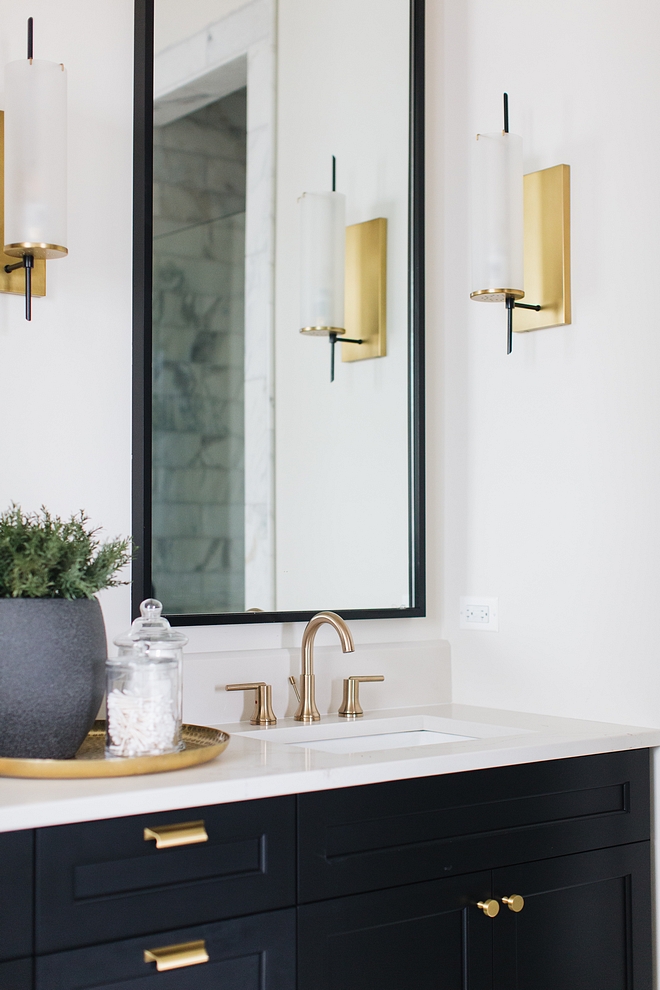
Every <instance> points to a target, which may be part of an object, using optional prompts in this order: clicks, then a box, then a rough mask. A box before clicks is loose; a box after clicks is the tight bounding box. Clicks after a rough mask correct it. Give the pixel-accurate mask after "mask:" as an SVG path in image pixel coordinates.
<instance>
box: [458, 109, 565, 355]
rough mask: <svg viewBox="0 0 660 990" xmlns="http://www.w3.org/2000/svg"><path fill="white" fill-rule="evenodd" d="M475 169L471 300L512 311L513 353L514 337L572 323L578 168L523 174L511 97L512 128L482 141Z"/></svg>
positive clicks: (510, 337) (506, 127) (509, 345)
mask: <svg viewBox="0 0 660 990" xmlns="http://www.w3.org/2000/svg"><path fill="white" fill-rule="evenodd" d="M473 166H474V167H473V173H472V286H473V288H472V291H471V293H470V298H471V299H474V300H475V301H477V302H503V303H504V304H505V307H506V313H507V354H510V353H511V348H512V340H513V332H514V331H515V332H516V333H526V332H527V331H528V330H543V329H545V328H547V327H556V326H565V325H566V324H569V323H570V322H571V281H570V279H571V265H570V168H569V166H568V165H555V166H554V167H553V168H546V169H542V170H541V171H539V172H530V173H529V174H528V175H523V152H522V138H521V137H519V135H517V134H511V133H509V101H508V96H507V94H506V93H505V94H504V129H503V130H502V132H501V133H496V134H477V142H476V152H475V156H474V163H473ZM523 298H524V299H526V300H527V301H526V302H520V300H521V299H523ZM514 309H516V310H520V311H521V312H520V313H519V314H518V315H517V316H516V318H515V320H514V313H513V311H514Z"/></svg>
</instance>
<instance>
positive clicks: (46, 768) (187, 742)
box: [0, 721, 229, 780]
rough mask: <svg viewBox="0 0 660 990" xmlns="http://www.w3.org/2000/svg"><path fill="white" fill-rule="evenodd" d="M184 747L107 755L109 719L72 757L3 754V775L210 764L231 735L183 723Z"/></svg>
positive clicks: (113, 772) (120, 772)
mask: <svg viewBox="0 0 660 990" xmlns="http://www.w3.org/2000/svg"><path fill="white" fill-rule="evenodd" d="M181 734H182V737H183V743H184V748H183V749H182V750H180V751H179V752H178V753H164V754H162V755H161V756H123V757H106V755H105V722H102V721H96V722H94V726H93V728H92V729H91V730H90V732H89V733H88V735H87V738H86V739H85V741H84V743H83V744H82V746H81V747H80V749H79V750H78V752H77V753H76V755H75V756H74V757H73V759H72V760H21V759H14V758H13V757H9V756H0V777H50V778H51V779H52V778H59V779H61V780H64V779H72V778H75V777H133V776H137V775H138V774H143V773H163V772H165V771H166V770H181V769H183V768H184V767H194V766H197V765H198V764H199V763H208V762H209V761H210V760H214V759H215V758H216V756H219V755H220V753H222V751H223V750H225V749H226V748H227V746H228V745H229V735H228V734H227V733H226V732H223V731H222V730H221V729H211V728H209V727H208V726H206V725H185V724H184V725H183V726H182V730H181Z"/></svg>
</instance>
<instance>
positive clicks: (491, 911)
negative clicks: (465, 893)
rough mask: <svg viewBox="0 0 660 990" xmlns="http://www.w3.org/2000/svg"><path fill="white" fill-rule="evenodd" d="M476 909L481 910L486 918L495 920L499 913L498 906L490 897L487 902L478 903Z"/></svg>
mask: <svg viewBox="0 0 660 990" xmlns="http://www.w3.org/2000/svg"><path fill="white" fill-rule="evenodd" d="M477 907H478V908H481V910H482V911H483V913H484V914H485V915H486V917H487V918H496V917H497V916H498V914H499V913H500V906H499V904H498V903H497V901H495V900H493V898H492V897H489V898H488V900H487V901H479V902H478V904H477Z"/></svg>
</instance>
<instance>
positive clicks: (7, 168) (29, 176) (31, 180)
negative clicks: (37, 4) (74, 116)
mask: <svg viewBox="0 0 660 990" xmlns="http://www.w3.org/2000/svg"><path fill="white" fill-rule="evenodd" d="M2 117H3V119H2V145H1V150H2V162H1V163H0V165H1V167H0V173H1V175H0V180H1V181H2V184H3V186H4V189H3V196H2V203H3V206H4V209H3V212H2V237H3V240H2V243H3V244H4V257H3V258H2V261H1V262H0V264H1V267H2V271H1V272H0V292H13V293H15V292H20V291H22V290H23V291H24V292H25V319H26V320H31V319H32V296H44V295H45V294H46V260H47V259H51V258H64V257H66V255H67V254H68V250H67V248H66V239H67V235H66V201H67V189H66V187H67V167H66V70H65V68H64V66H63V65H62V64H61V63H57V62H47V61H45V60H43V59H35V58H34V33H33V20H32V18H31V17H30V18H29V19H28V37H27V58H26V59H21V60H20V61H18V62H10V63H9V64H8V65H6V66H5V111H4V114H3V115H2ZM16 258H19V259H20V260H19V261H13V259H16ZM20 270H22V271H23V273H24V279H21V277H20V274H19V271H20ZM23 281H24V287H21V285H20V283H21V282H23Z"/></svg>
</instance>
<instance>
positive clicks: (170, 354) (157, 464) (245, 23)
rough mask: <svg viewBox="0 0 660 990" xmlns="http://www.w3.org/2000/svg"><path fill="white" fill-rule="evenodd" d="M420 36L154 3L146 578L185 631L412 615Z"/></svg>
mask: <svg viewBox="0 0 660 990" xmlns="http://www.w3.org/2000/svg"><path fill="white" fill-rule="evenodd" d="M409 19H410V4H409V0H278V2H277V4H275V2H274V0H250V2H247V3H245V2H242V0H188V2H187V3H186V5H185V6H184V5H181V4H180V2H179V0H155V21H154V50H155V56H154V135H153V141H154V180H153V211H154V223H153V353H152V356H151V357H152V369H153V373H152V388H153V394H152V438H151V439H152V486H153V490H152V507H151V508H152V548H151V577H152V590H153V594H155V595H156V596H157V597H158V598H159V599H160V600H161V601H163V603H164V606H165V610H166V611H167V612H168V613H169V614H171V615H179V616H182V615H191V616H195V615H200V614H204V615H210V614H217V613H244V612H246V611H247V610H250V609H253V610H254V609H258V610H262V611H265V612H274V611H285V612H291V611H308V610H309V611H316V610H318V609H321V608H333V609H338V610H355V609H358V610H362V609H364V610H368V609H402V608H407V607H409V606H411V605H414V601H411V590H410V589H411V577H410V572H411V555H412V543H411V534H412V536H413V537H414V531H413V530H414V527H411V507H410V469H409V461H410V449H409V432H410V421H409V406H410V388H409V379H410V364H409V342H410V332H409V318H408V313H409V280H408V230H409V206H408V201H409V167H410V161H409V102H410V94H409V82H408V79H409V72H410V54H409V49H410V45H409ZM333 190H334V197H333ZM305 203H307V204H308V205H309V204H310V203H312V206H313V207H314V210H316V212H315V213H314V215H313V216H312V213H310V212H309V211H308V215H307V217H306V215H305V205H304V204H305ZM328 203H329V204H330V206H329V207H328V206H327V204H328ZM314 204H317V206H318V209H317V208H316V206H314ZM319 204H320V205H319ZM319 210H320V212H319ZM328 210H329V211H330V212H328ZM324 211H325V213H324ZM338 211H339V212H338ZM312 212H313V211H312ZM310 216H312V219H311V220H310ZM333 232H334V233H333ZM333 238H334V239H333ZM309 313H312V314H313V315H312V316H309V315H308V314H309ZM336 323H340V324H341V325H340V326H335V324H336ZM301 331H306V332H302V333H301ZM310 331H311V332H310ZM342 336H343V337H346V338H348V339H349V340H352V341H360V342H359V343H344V344H342V343H341V338H342ZM333 355H334V372H333V374H332V373H331V361H332V358H333ZM332 377H334V380H331V379H332Z"/></svg>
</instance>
